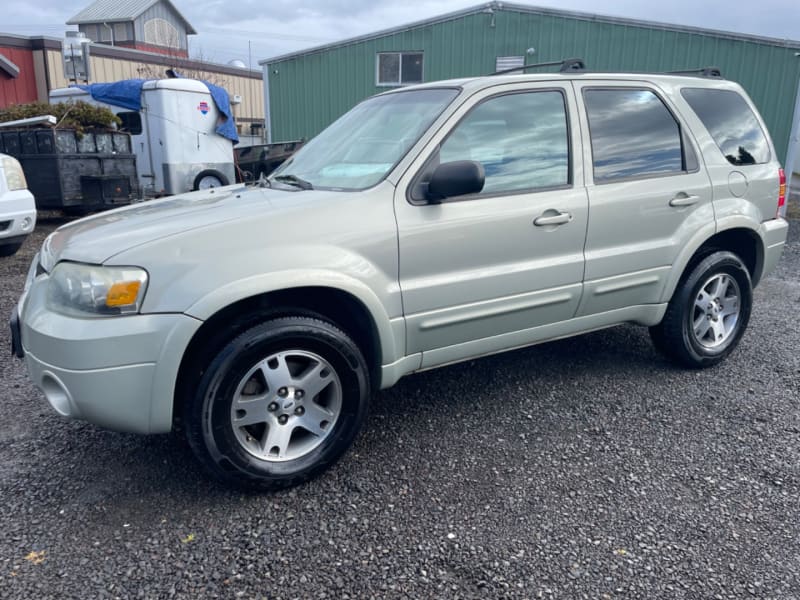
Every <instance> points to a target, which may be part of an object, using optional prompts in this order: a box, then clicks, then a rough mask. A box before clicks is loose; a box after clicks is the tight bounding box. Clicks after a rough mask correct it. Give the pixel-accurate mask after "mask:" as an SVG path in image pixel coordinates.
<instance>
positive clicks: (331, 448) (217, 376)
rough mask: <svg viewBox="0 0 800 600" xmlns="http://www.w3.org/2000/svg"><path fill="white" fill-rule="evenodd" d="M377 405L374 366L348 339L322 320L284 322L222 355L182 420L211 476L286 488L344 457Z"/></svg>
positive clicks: (248, 334) (264, 326) (258, 329)
mask: <svg viewBox="0 0 800 600" xmlns="http://www.w3.org/2000/svg"><path fill="white" fill-rule="evenodd" d="M304 388H305V389H304ZM304 392H305V393H304ZM369 398H370V384H369V375H368V369H367V364H366V361H365V360H364V357H363V355H362V353H361V351H360V350H359V348H358V346H357V345H356V344H355V342H353V340H351V339H350V338H349V337H348V336H347V334H345V333H344V332H343V331H341V330H340V329H338V328H337V327H335V326H334V325H332V324H331V323H328V322H326V321H323V320H320V319H316V318H311V317H305V316H294V317H283V318H276V319H272V320H269V321H266V322H264V323H261V324H259V325H256V326H254V327H251V328H250V329H247V330H246V331H245V332H244V333H242V334H241V335H239V336H237V337H236V338H234V339H233V340H231V341H230V342H228V343H227V344H226V345H225V346H224V347H223V348H222V349H221V350H220V352H219V353H218V354H217V355H216V357H215V358H213V359H212V360H211V361H210V363H209V364H208V366H207V368H206V369H205V371H204V373H203V375H202V377H201V378H200V381H199V383H198V385H197V388H196V389H195V391H194V393H193V394H192V395H191V396H190V397H189V399H188V401H187V402H186V404H185V406H184V415H183V419H184V424H185V429H186V437H187V439H188V441H189V445H190V446H191V448H192V450H193V451H194V453H195V455H196V456H197V458H198V459H199V461H200V463H201V464H202V465H203V466H204V467H205V468H206V470H207V471H208V472H209V473H210V474H211V475H212V477H214V478H215V479H217V480H219V481H221V482H223V483H227V484H234V485H237V486H239V487H244V488H249V489H257V490H277V489H282V488H286V487H290V486H293V485H297V484H300V483H303V482H305V481H308V480H309V479H311V478H313V477H315V476H316V475H319V474H320V473H322V472H323V471H324V470H326V469H327V468H328V467H329V466H331V465H332V464H333V463H334V462H335V461H336V460H337V459H339V457H340V456H341V455H342V454H344V452H345V451H346V450H347V449H348V448H349V447H350V445H351V444H352V443H353V440H354V439H355V437H356V435H357V434H358V432H359V430H360V429H361V426H362V424H363V422H364V420H365V419H366V415H367V409H368V405H369Z"/></svg>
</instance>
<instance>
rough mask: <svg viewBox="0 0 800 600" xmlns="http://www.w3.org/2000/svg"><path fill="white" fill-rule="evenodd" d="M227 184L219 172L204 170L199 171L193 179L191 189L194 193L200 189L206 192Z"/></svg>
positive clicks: (226, 180) (225, 178) (226, 179)
mask: <svg viewBox="0 0 800 600" xmlns="http://www.w3.org/2000/svg"><path fill="white" fill-rule="evenodd" d="M214 180H216V183H214ZM228 183H229V182H228V178H227V177H225V175H223V174H222V173H220V172H219V171H216V170H215V169H206V170H205V171H200V172H199V173H198V174H197V177H195V178H194V183H193V184H192V189H193V190H194V191H197V190H201V189H202V190H206V189H209V188H215V187H222V186H224V185H228Z"/></svg>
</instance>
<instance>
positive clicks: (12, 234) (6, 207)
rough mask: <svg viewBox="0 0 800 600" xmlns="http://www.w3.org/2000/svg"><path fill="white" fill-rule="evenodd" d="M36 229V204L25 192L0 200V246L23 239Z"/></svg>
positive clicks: (28, 193)
mask: <svg viewBox="0 0 800 600" xmlns="http://www.w3.org/2000/svg"><path fill="white" fill-rule="evenodd" d="M35 227H36V203H35V202H34V200H33V196H32V195H31V193H30V192H29V191H27V190H18V191H15V192H7V193H6V194H3V197H2V198H0V246H2V245H4V244H6V243H13V242H16V241H18V240H21V239H23V238H25V236H27V235H28V234H30V233H31V232H32V231H33V230H34V228H35Z"/></svg>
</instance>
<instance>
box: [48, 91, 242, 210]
mask: <svg viewBox="0 0 800 600" xmlns="http://www.w3.org/2000/svg"><path fill="white" fill-rule="evenodd" d="M70 101H84V102H88V103H91V104H94V105H97V106H104V107H106V108H109V109H110V110H111V111H112V112H114V113H115V114H116V115H117V116H118V117H119V118H120V119H121V120H122V125H121V127H120V128H121V129H122V130H124V131H127V132H128V133H130V134H131V138H132V140H131V141H132V146H133V151H134V154H136V165H137V172H138V177H139V185H140V186H141V188H142V191H143V192H144V195H145V196H165V195H172V194H180V193H183V192H189V191H192V190H197V189H206V188H210V187H220V186H223V185H228V184H230V183H233V182H234V181H235V171H234V166H233V143H232V142H231V140H229V139H226V138H224V137H222V136H221V135H219V134H217V133H216V131H215V130H216V127H217V125H218V123H219V121H220V118H221V115H220V112H219V110H218V109H217V106H216V105H215V104H214V102H213V100H212V98H211V93H210V91H209V89H208V87H207V86H206V85H205V84H204V83H203V82H201V81H197V80H194V79H181V78H176V79H157V80H153V81H147V82H145V83H144V85H143V86H142V96H141V104H142V108H141V110H140V111H136V110H131V109H129V108H124V107H121V106H115V105H112V104H108V103H106V102H100V101H98V100H95V99H93V98H92V96H91V94H90V93H89V92H88V91H85V90H83V89H81V88H78V87H70V88H61V89H56V90H53V91H51V92H50V102H52V103H57V102H70Z"/></svg>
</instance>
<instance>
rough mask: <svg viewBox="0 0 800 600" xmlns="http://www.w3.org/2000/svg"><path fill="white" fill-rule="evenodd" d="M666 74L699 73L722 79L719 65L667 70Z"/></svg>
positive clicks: (703, 75) (702, 75)
mask: <svg viewBox="0 0 800 600" xmlns="http://www.w3.org/2000/svg"><path fill="white" fill-rule="evenodd" d="M666 73H667V74H668V75H699V76H700V77H712V78H714V79H722V70H721V69H720V68H719V67H702V68H700V69H684V70H680V71H667V72H666Z"/></svg>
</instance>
